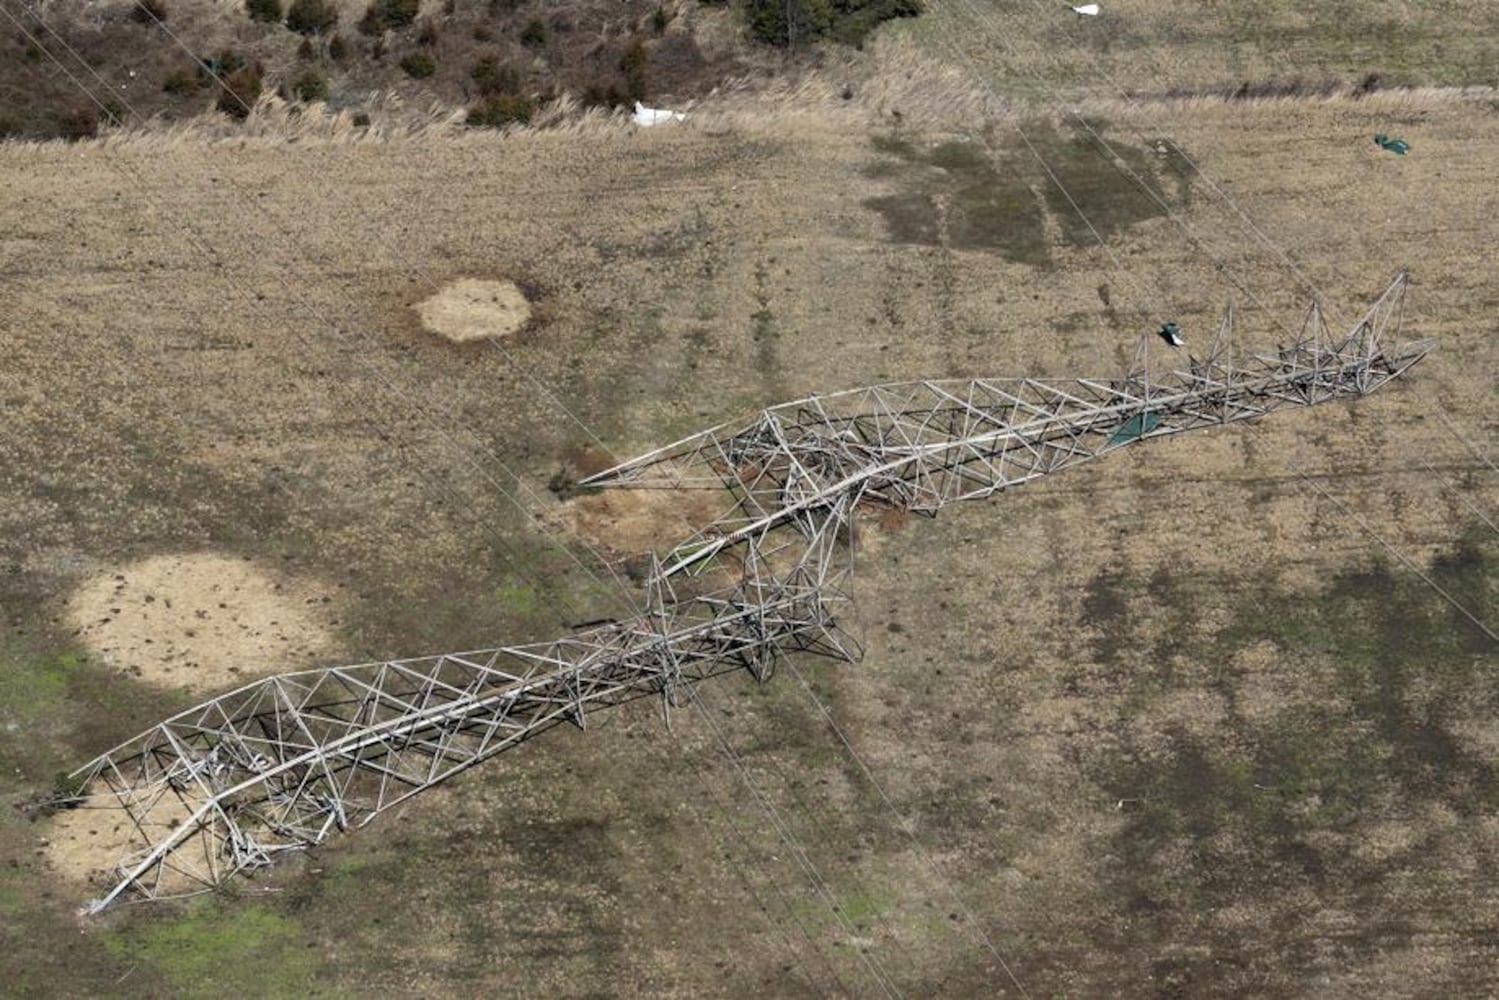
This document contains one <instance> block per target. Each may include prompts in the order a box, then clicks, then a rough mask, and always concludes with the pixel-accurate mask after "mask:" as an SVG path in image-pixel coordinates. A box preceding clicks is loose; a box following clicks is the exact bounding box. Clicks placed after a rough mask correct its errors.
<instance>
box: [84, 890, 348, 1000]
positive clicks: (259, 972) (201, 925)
mask: <svg viewBox="0 0 1499 1000" xmlns="http://www.w3.org/2000/svg"><path fill="white" fill-rule="evenodd" d="M308 944H309V942H308V940H307V937H306V935H305V934H304V933H303V931H302V928H301V925H300V924H299V923H298V922H297V921H296V920H294V919H293V918H291V917H288V916H285V915H284V914H280V913H277V912H274V911H273V910H270V909H268V908H266V907H264V906H258V905H251V904H247V903H244V902H228V903H219V902H209V903H204V904H201V905H196V906H193V907H191V908H190V909H189V910H188V912H186V913H184V914H181V915H177V916H173V917H170V918H168V919H165V920H159V921H151V922H143V924H142V926H140V927H139V928H130V929H126V930H123V931H120V932H116V933H113V934H111V935H110V936H108V937H107V938H106V939H105V947H106V949H107V950H108V951H109V953H110V954H111V956H112V957H114V958H116V959H118V960H127V959H128V960H130V961H134V962H139V963H141V964H143V965H147V966H149V967H150V968H151V969H153V970H154V971H156V972H157V973H159V974H160V975H161V976H162V977H163V978H164V979H165V980H166V981H167V982H168V983H170V984H171V985H172V986H173V987H175V988H176V989H178V990H181V991H183V992H186V993H192V994H208V993H214V994H221V995H228V996H235V995H238V996H265V997H292V996H307V995H309V994H310V993H313V992H315V990H314V989H313V985H314V976H315V974H316V972H317V970H318V966H319V953H318V951H317V949H315V948H309V947H308Z"/></svg>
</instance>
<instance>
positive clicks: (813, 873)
mask: <svg viewBox="0 0 1499 1000" xmlns="http://www.w3.org/2000/svg"><path fill="white" fill-rule="evenodd" d="M0 10H4V8H0ZM4 12H5V14H6V16H7V18H8V19H10V20H11V21H12V23H13V24H15V25H16V26H17V28H18V29H19V30H20V31H21V32H22V33H23V34H24V35H26V37H27V38H28V40H29V41H31V43H32V44H33V45H35V46H36V47H37V48H38V49H39V50H40V51H43V52H45V53H46V54H47V55H48V57H49V59H51V60H52V61H53V62H54V64H55V65H57V66H58V68H59V69H61V70H62V71H63V72H64V73H65V74H66V75H67V76H68V77H69V79H70V80H71V81H72V82H73V83H74V84H75V86H77V87H78V88H79V89H80V90H81V91H83V93H84V94H85V95H86V96H88V97H89V98H90V99H91V100H93V101H94V103H95V104H97V105H98V106H99V107H100V109H101V110H104V111H108V108H107V107H106V106H105V105H104V103H103V102H102V101H100V100H99V99H98V97H97V95H95V94H94V93H93V92H92V91H91V90H90V89H89V88H88V87H87V86H85V85H84V84H83V83H82V81H80V80H78V79H77V77H76V76H75V75H74V74H73V73H72V72H71V71H70V70H68V69H67V67H65V66H63V65H62V63H61V62H60V61H59V60H57V58H56V56H55V54H53V53H52V52H51V51H50V49H48V48H47V47H46V46H45V45H43V44H42V43H41V42H40V40H39V39H37V38H35V36H33V35H31V34H30V32H28V31H27V29H26V28H25V26H24V25H22V24H21V23H20V22H19V21H18V20H17V19H16V18H15V17H14V16H13V15H12V14H11V13H10V12H9V11H8V10H5V11H4ZM35 16H37V17H38V18H40V15H35ZM42 23H43V26H44V27H46V28H47V30H48V31H49V33H51V34H52V35H53V37H54V38H55V39H57V41H58V42H60V43H61V44H62V45H63V46H64V47H65V48H66V49H68V51H69V52H70V53H71V54H72V55H73V56H74V58H75V59H78V60H79V61H80V63H82V64H83V65H85V66H87V65H88V64H87V63H86V61H84V60H82V59H81V58H80V57H78V55H77V53H76V52H75V51H73V50H72V48H71V46H70V45H68V43H67V42H66V40H64V39H62V38H61V37H60V36H58V35H57V33H56V32H55V31H53V30H52V29H51V28H50V26H49V25H46V24H45V22H42ZM179 44H180V42H179ZM199 62H200V65H204V66H205V67H206V64H205V63H202V61H201V60H199ZM89 68H90V70H91V71H92V67H89ZM209 71H210V72H211V73H212V72H213V71H212V70H211V68H210V69H209ZM95 76H96V77H98V74H97V73H96V72H95ZM215 76H216V74H215ZM216 78H217V77H216ZM100 80H101V82H103V81H102V78H100ZM127 110H128V109H127ZM132 113H133V111H132ZM133 180H134V181H135V182H136V186H137V187H139V188H142V189H144V187H145V186H144V184H143V183H142V182H141V179H140V178H139V177H138V176H134V177H133ZM169 214H170V213H169ZM188 231H189V232H191V229H190V227H188ZM199 243H200V246H202V248H203V249H204V250H205V251H207V250H208V248H207V246H206V245H205V244H202V242H201V240H200V241H199ZM302 304H303V305H304V307H306V306H307V303H306V302H305V300H304V301H303V302H302ZM310 311H311V312H313V314H314V316H315V318H317V319H319V320H321V321H322V322H324V323H327V325H329V327H330V328H332V329H333V330H334V331H335V333H337V332H338V328H337V326H336V325H334V324H332V323H331V322H329V321H328V320H327V319H326V318H325V317H323V316H321V314H319V313H318V312H317V311H316V310H310ZM299 336H300V335H299ZM303 341H304V344H306V343H307V341H306V339H305V338H303ZM370 370H371V372H372V373H373V374H378V373H376V372H375V371H374V369H372V368H371V369H370ZM532 379H533V381H535V382H536V383H537V384H541V383H540V381H539V380H537V379H535V378H534V376H532ZM382 381H385V383H386V386H387V388H389V389H392V390H394V389H395V386H394V384H393V383H391V382H390V381H389V380H388V379H384V378H382ZM547 395H549V396H550V398H551V399H552V401H553V402H554V403H555V404H556V405H558V406H559V407H561V408H563V409H566V407H565V405H564V404H562V403H561V401H560V399H557V397H556V396H555V394H552V393H550V391H548V393H547ZM419 412H421V411H419ZM568 412H569V416H572V417H573V419H574V420H575V421H576V422H578V423H579V424H580V426H583V427H584V428H585V430H588V431H589V433H590V435H591V436H593V437H594V439H595V440H596V441H597V440H599V439H598V437H597V435H593V434H592V431H591V429H589V428H587V425H586V424H584V423H583V422H582V421H581V419H580V418H578V417H576V415H574V414H572V413H571V411H568ZM445 436H446V435H445ZM448 439H449V440H450V441H451V437H449V438H448ZM599 443H600V444H602V442H601V441H600V442H599ZM496 461H498V462H500V464H501V466H502V468H504V469H505V470H506V471H507V473H509V474H510V475H511V476H512V477H513V478H514V479H515V481H516V483H517V485H522V484H523V480H521V478H520V477H519V476H518V475H516V474H514V473H513V472H510V470H509V469H508V466H505V465H504V463H503V461H502V460H499V459H498V458H497V457H496ZM471 464H473V465H474V467H475V468H476V469H479V470H480V471H482V469H481V467H479V466H478V465H477V463H473V462H472V461H471ZM486 478H489V480H490V482H491V484H492V485H493V486H494V487H495V488H496V489H497V491H498V492H500V493H501V495H503V496H505V497H506V498H507V499H509V500H511V501H512V503H515V504H516V506H517V507H519V508H520V509H521V510H522V511H523V512H526V508H525V507H524V506H523V505H521V504H520V503H519V501H518V500H516V499H515V498H514V497H513V496H511V495H510V494H509V493H508V492H506V491H505V490H504V488H503V487H501V486H500V485H499V484H498V482H496V481H495V480H493V478H492V477H488V476H486ZM544 534H545V533H544ZM549 541H552V542H553V543H554V544H556V545H557V546H558V547H559V548H561V549H562V550H563V551H564V552H567V553H568V554H569V555H570V556H572V558H573V560H574V561H575V562H577V563H578V565H579V567H580V568H581V569H583V571H584V572H585V573H587V574H588V575H590V576H593V577H594V578H595V580H596V582H599V583H603V581H602V580H600V579H599V578H598V575H597V573H595V572H594V571H593V570H592V569H591V568H590V567H588V566H587V565H586V564H584V563H582V562H581V561H579V560H577V557H576V556H575V555H573V554H572V553H571V552H570V550H568V549H567V547H566V546H562V545H561V544H560V543H557V542H556V541H555V539H550V538H549ZM583 544H584V546H585V548H587V549H588V550H589V551H590V553H591V554H592V555H593V556H594V557H595V558H596V559H597V560H598V561H599V563H600V564H601V565H603V566H605V567H606V568H608V569H609V570H610V572H611V575H613V576H614V578H615V582H616V583H617V584H619V585H620V588H619V589H620V591H624V590H625V588H624V586H623V583H622V581H620V579H619V577H618V574H617V573H615V572H614V571H613V568H612V565H611V564H610V563H609V561H608V560H606V559H604V558H603V557H602V555H600V554H599V553H598V552H597V550H596V549H594V548H593V547H592V546H591V545H589V544H588V543H587V542H586V541H584V543H583ZM561 602H562V603H563V604H564V605H565V606H567V607H568V608H569V610H571V611H572V613H573V616H574V618H575V619H576V618H577V617H579V616H578V613H577V611H576V608H574V607H572V605H571V603H570V601H569V600H568V599H567V598H566V596H565V593H564V594H562V595H561ZM632 610H633V609H632ZM710 722H711V720H710ZM714 729H715V731H716V732H717V731H718V727H716V726H715V727H714ZM719 739H720V742H721V744H722V747H723V749H724V751H725V753H726V754H728V755H730V758H731V760H734V761H735V762H736V764H738V765H739V766H738V767H737V770H739V772H740V773H741V775H742V776H743V777H744V780H745V781H746V783H747V784H749V785H750V787H751V789H752V792H753V794H754V795H755V797H756V799H757V800H758V801H760V802H762V803H766V804H768V800H766V799H765V798H764V796H763V795H762V794H761V793H760V790H759V789H758V788H755V787H754V786H753V783H752V780H751V779H750V778H749V776H748V772H747V770H746V769H745V768H744V767H743V766H742V762H740V761H739V758H738V757H737V754H736V752H735V751H734V750H733V747H732V745H731V744H729V743H728V742H727V740H726V739H725V738H724V737H723V736H722V734H721V732H719ZM777 827H778V829H779V830H781V831H782V836H783V839H785V840H786V842H787V843H788V846H791V847H792V849H793V853H794V854H795V855H796V857H797V858H798V859H799V864H801V866H802V867H803V870H804V871H808V872H809V877H810V878H811V879H812V880H813V885H814V889H815V890H816V891H817V892H818V894H819V895H821V896H822V897H823V898H824V899H825V900H831V899H833V897H832V894H831V893H830V891H829V889H828V888H827V883H826V882H825V880H823V878H822V876H821V873H820V872H819V871H818V870H817V868H816V866H815V863H813V862H812V861H811V859H810V857H809V856H808V855H807V854H806V851H805V849H804V848H802V847H801V845H800V843H799V842H798V841H796V840H795V834H794V832H792V831H791V829H790V827H789V826H787V825H786V824H784V823H782V822H779V821H778V822H777ZM829 905H830V906H831V907H832V911H833V913H834V915H835V917H837V918H838V919H839V921H840V922H843V917H842V915H841V913H840V909H839V906H838V904H837V903H836V902H835V901H833V902H830V903H829ZM848 929H849V931H850V933H851V934H852V927H851V925H849V926H848ZM865 962H866V965H870V966H872V967H873V970H874V974H875V977H876V979H877V981H879V982H881V983H882V988H884V989H886V991H887V993H890V995H899V991H898V990H897V989H895V987H894V986H893V980H891V979H890V978H889V976H888V974H887V973H885V972H884V971H883V969H880V968H879V965H878V960H877V959H874V958H871V957H869V956H865Z"/></svg>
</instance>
